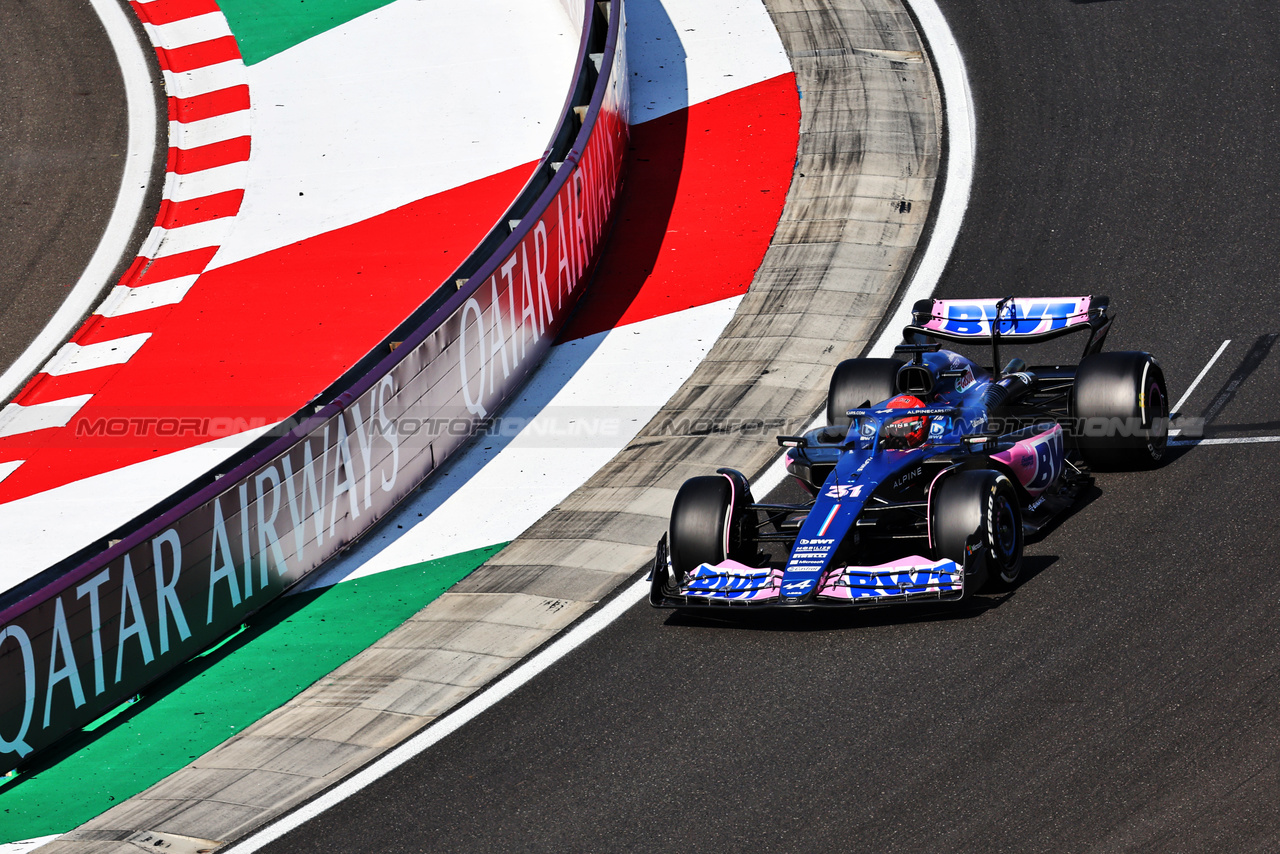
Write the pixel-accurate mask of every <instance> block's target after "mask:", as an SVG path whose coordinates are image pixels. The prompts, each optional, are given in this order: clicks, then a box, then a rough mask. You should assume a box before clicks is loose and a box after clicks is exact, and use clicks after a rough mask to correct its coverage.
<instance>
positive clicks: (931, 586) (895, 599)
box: [649, 535, 977, 608]
mask: <svg viewBox="0 0 1280 854" xmlns="http://www.w3.org/2000/svg"><path fill="white" fill-rule="evenodd" d="M974 539H975V541H976V540H977V538H976V537H975V538H974ZM976 550H977V548H976V543H975V548H972V549H967V550H966V551H967V553H968V554H973V553H974V552H975V551H976ZM967 563H968V561H966V564H967ZM966 568H967V567H966V566H962V565H960V564H957V563H956V562H955V561H953V560H945V559H944V560H930V559H929V558H925V557H920V556H918V555H913V556H910V557H904V558H900V559H898V560H894V561H890V562H889V563H884V564H878V565H876V566H842V567H835V568H832V569H828V570H826V571H825V572H824V573H823V574H822V576H821V577H820V579H819V581H818V583H817V584H816V585H814V584H812V583H808V584H803V585H796V586H797V587H803V588H804V589H805V590H807V592H805V593H803V594H802V595H795V594H794V593H793V592H792V591H789V590H788V589H787V588H788V587H792V585H791V584H788V583H786V582H785V581H784V578H783V570H782V569H781V568H778V567H752V566H747V565H745V564H742V563H738V562H737V561H733V560H725V561H721V562H720V563H718V564H709V563H704V564H701V565H700V566H698V567H697V568H696V569H694V570H693V572H691V573H689V575H688V576H687V577H686V578H685V579H683V580H682V581H679V582H677V581H676V580H675V573H674V571H673V569H672V566H671V559H670V553H669V549H668V547H667V538H666V536H665V535H664V536H663V538H662V539H661V540H660V541H659V542H658V551H657V554H656V555H655V558H654V565H653V571H652V574H651V575H650V589H649V604H651V605H653V606H654V607H655V608H726V607H729V608H744V607H745V608H758V607H778V608H788V607H789V608H820V607H851V606H852V607H858V606H865V605H894V604H905V603H908V602H925V601H929V602H950V601H956V600H959V599H962V598H964V593H965V572H966ZM793 589H794V588H793Z"/></svg>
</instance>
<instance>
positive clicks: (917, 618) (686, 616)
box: [665, 555, 1058, 632]
mask: <svg viewBox="0 0 1280 854" xmlns="http://www.w3.org/2000/svg"><path fill="white" fill-rule="evenodd" d="M1057 561H1058V558H1057V556H1056V555H1028V556H1027V557H1025V558H1024V559H1023V563H1022V576H1021V578H1019V580H1018V584H1017V585H1016V586H1015V587H1014V588H1013V589H1011V590H1004V591H1000V592H999V593H978V594H975V595H973V596H971V597H969V598H968V599H965V600H964V601H962V602H929V603H917V604H910V605H865V606H861V607H852V608H837V607H833V608H814V609H812V610H805V609H801V608H762V609H759V610H751V609H747V608H741V609H732V610H731V609H728V608H726V609H724V610H717V611H700V610H689V611H679V610H678V611H674V612H672V614H671V616H669V617H668V618H667V619H666V621H665V625H668V626H690V627H716V628H722V629H741V630H744V631H755V632H822V631H839V630H842V629H866V628H875V627H877V626H899V625H909V624H911V623H936V622H947V621H950V620H970V619H973V618H974V617H981V616H982V615H983V614H985V613H987V612H988V611H990V610H992V609H995V608H999V607H1000V606H1001V605H1003V604H1004V603H1005V602H1008V601H1009V600H1010V599H1012V598H1013V597H1014V596H1016V595H1017V594H1018V590H1019V589H1020V588H1021V587H1022V585H1024V584H1026V583H1027V582H1028V581H1030V580H1031V579H1032V578H1035V577H1036V576H1037V575H1039V574H1040V573H1042V572H1044V571H1045V570H1046V569H1048V568H1049V567H1050V566H1052V565H1053V564H1055V563H1057Z"/></svg>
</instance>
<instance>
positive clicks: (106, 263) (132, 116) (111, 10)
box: [0, 0, 157, 400]
mask: <svg viewBox="0 0 1280 854" xmlns="http://www.w3.org/2000/svg"><path fill="white" fill-rule="evenodd" d="M89 2H90V4H91V5H92V6H93V8H94V11H96V12H97V13H98V17H99V18H100V19H101V21H102V26H103V28H104V29H106V31H107V37H108V39H109V40H110V41H111V46H112V48H113V49H114V50H115V54H116V60H117V61H118V62H119V64H120V73H121V75H122V76H123V78H124V91H125V101H126V104H127V109H128V118H129V135H128V143H127V145H126V150H125V163H124V174H123V175H122V176H121V179H120V192H119V194H118V195H117V196H116V202H115V207H114V208H112V211H111V218H110V219H109V220H108V221H107V228H106V230H105V231H104V232H103V235H102V240H101V241H99V243H98V248H97V249H96V250H95V251H94V253H93V257H92V258H90V259H89V264H88V266H87V267H85V270H84V273H82V274H81V276H80V278H79V280H78V281H77V282H76V284H75V286H74V287H73V288H72V289H71V292H70V293H69V294H68V295H67V298H66V299H65V300H64V301H63V303H62V305H61V307H59V309H58V310H57V311H56V312H55V313H54V315H53V317H51V318H50V319H49V322H48V323H46V324H45V327H44V329H42V330H41V331H40V334H38V335H37V336H36V337H35V340H33V341H32V342H31V344H30V345H29V346H28V347H27V349H26V350H25V351H24V352H23V353H22V355H21V356H19V357H18V358H17V359H16V360H14V362H13V364H11V365H10V366H9V367H8V368H7V369H6V370H5V371H4V373H3V374H0V400H7V399H9V398H11V397H13V395H14V394H15V393H16V392H17V391H18V390H19V389H20V388H21V386H22V384H23V383H24V382H25V381H26V380H27V378H28V377H30V376H31V375H32V374H34V373H35V372H36V371H37V370H38V369H39V368H40V366H41V365H42V364H44V362H45V361H46V360H47V359H48V358H49V357H50V356H52V355H53V353H54V351H56V350H57V349H58V347H60V346H61V345H62V344H63V343H64V342H65V341H66V340H67V338H69V337H70V336H71V334H72V333H73V332H75V330H76V327H78V326H79V325H80V322H81V321H82V320H83V318H84V317H85V315H86V314H88V312H89V311H90V309H92V308H93V307H94V305H95V304H96V303H97V302H98V300H99V299H100V298H101V296H102V292H103V290H104V289H105V288H106V286H107V284H108V277H110V276H111V274H112V272H113V271H114V270H115V269H116V266H117V265H118V264H119V263H120V260H121V259H122V258H123V257H124V254H125V253H126V252H128V251H129V246H130V241H131V239H132V237H133V231H134V228H135V227H136V226H137V224H138V219H139V217H141V216H142V213H143V209H144V207H145V205H146V199H147V191H148V189H149V188H150V184H151V170H152V166H153V164H154V158H155V156H156V145H155V134H156V121H157V116H156V106H155V93H154V91H153V89H152V79H151V69H150V67H149V66H148V64H147V55H146V54H145V53H144V52H143V48H142V44H141V43H140V42H139V41H138V38H137V35H136V34H135V33H134V30H133V25H132V24H131V23H130V21H129V18H128V17H127V15H126V12H125V10H124V8H123V7H122V6H121V4H119V3H118V2H116V0H89Z"/></svg>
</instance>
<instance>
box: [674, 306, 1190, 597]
mask: <svg viewBox="0 0 1280 854" xmlns="http://www.w3.org/2000/svg"><path fill="white" fill-rule="evenodd" d="M1108 304H1109V299H1108V298H1107V297H1099V296H1089V297H1064V298H1034V299H1032V298H1014V297H1007V298H1004V299H999V300H996V299H980V300H978V299H965V300H921V301H920V302H917V303H916V304H915V305H914V306H913V312H912V321H913V322H912V324H911V325H909V326H907V327H906V329H905V330H904V333H903V337H904V339H905V341H907V342H908V343H905V344H903V345H900V346H898V347H897V348H895V354H896V355H897V356H898V357H899V358H892V359H850V360H848V361H844V362H841V363H840V364H839V365H837V366H836V368H835V370H834V372H833V373H832V376H831V385H830V389H829V392H828V396H827V422H828V424H827V426H826V427H820V428H817V429H814V430H810V431H809V432H807V433H805V434H804V435H801V436H779V437H778V441H779V443H780V444H781V445H782V446H783V447H785V448H786V452H785V463H786V467H787V470H788V471H789V472H790V473H791V474H792V475H793V476H795V478H796V479H797V480H799V481H800V483H801V484H802V485H803V487H804V489H805V490H806V492H807V493H808V494H809V495H810V496H811V500H809V501H808V502H806V503H803V504H762V503H759V502H757V501H756V500H755V499H754V498H753V497H752V495H751V487H750V485H749V484H748V482H747V479H746V478H745V477H744V476H743V475H742V474H740V473H738V472H736V471H733V470H731V469H720V470H719V471H718V472H717V473H716V474H714V475H710V476H704V477H694V478H691V479H689V480H687V481H685V483H684V485H683V486H681V488H680V490H679V492H678V493H677V494H676V498H675V502H674V505H673V507H672V509H671V521H670V525H669V527H668V532H667V534H666V535H664V536H663V538H662V540H661V541H660V542H659V543H658V553H657V556H656V559H655V562H654V567H653V573H652V577H651V585H652V586H651V589H650V595H649V601H650V604H652V605H654V606H655V607H660V608H719V609H723V608H730V607H739V608H754V607H798V608H817V607H824V606H846V607H847V606H864V605H881V604H892V603H903V602H919V601H940V600H941V601H948V600H959V599H962V598H964V597H965V596H966V595H967V594H970V593H973V592H976V591H980V590H998V589H1001V588H1008V587H1009V586H1011V585H1013V584H1014V583H1016V582H1017V580H1018V575H1019V573H1020V571H1021V569H1022V550H1023V544H1024V542H1025V539H1026V538H1027V537H1028V536H1032V535H1035V534H1036V533H1037V532H1039V531H1041V530H1042V529H1043V528H1044V527H1045V526H1046V525H1048V524H1049V522H1050V521H1052V520H1053V519H1054V518H1055V517H1056V516H1058V515H1059V514H1061V513H1063V512H1064V511H1066V510H1067V509H1068V508H1069V507H1070V506H1071V505H1072V504H1073V503H1074V502H1075V501H1076V499H1077V497H1078V496H1079V495H1080V493H1081V491H1082V490H1083V489H1085V488H1086V487H1087V486H1088V485H1089V484H1091V483H1092V481H1093V478H1092V477H1091V475H1090V474H1089V472H1090V471H1091V470H1098V469H1112V470H1115V469H1141V468H1150V467H1153V466H1155V465H1158V464H1159V463H1160V461H1161V459H1162V458H1163V456H1164V453H1165V448H1166V444H1167V436H1168V416H1169V407H1168V403H1167V401H1168V395H1167V394H1166V390H1165V381H1164V375H1163V373H1162V372H1161V370H1160V365H1159V364H1158V363H1157V362H1156V360H1155V358H1154V357H1153V356H1151V354H1149V353H1144V352H1107V353H1104V352H1102V346H1103V343H1104V341H1105V340H1106V337H1107V332H1108V331H1109V329H1110V327H1111V322H1112V318H1111V317H1109V316H1108V313H1107V309H1108ZM1073 333H1079V334H1085V333H1087V339H1086V342H1085V346H1084V353H1083V356H1082V357H1081V358H1080V360H1079V363H1078V364H1077V365H1074V366H1072V365H1068V366H1057V365H1055V366H1035V367H1027V365H1026V363H1025V362H1024V361H1023V360H1022V359H1019V358H1015V359H1012V360H1011V361H1010V362H1009V363H1008V364H1006V365H1005V366H1004V367H1003V368H1002V369H1000V368H998V367H997V366H999V365H1000V346H1001V344H1002V343H1004V344H1010V345H1011V344H1013V343H1018V344H1024V343H1034V342H1042V341H1048V340H1050V339H1054V338H1059V337H1061V336H1065V335H1070V334H1073ZM939 342H952V343H955V344H978V345H981V346H982V347H984V348H985V347H986V346H989V347H990V353H991V365H992V367H990V368H987V367H984V366H981V365H979V364H977V363H976V362H974V361H972V360H971V359H969V358H967V357H966V356H962V355H960V354H959V353H956V352H952V351H950V350H944V349H942V344H941V343H939Z"/></svg>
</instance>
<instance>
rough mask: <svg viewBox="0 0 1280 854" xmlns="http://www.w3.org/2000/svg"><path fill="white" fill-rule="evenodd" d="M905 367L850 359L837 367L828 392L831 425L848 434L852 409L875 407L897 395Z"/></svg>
mask: <svg viewBox="0 0 1280 854" xmlns="http://www.w3.org/2000/svg"><path fill="white" fill-rule="evenodd" d="M903 364H905V363H904V362H902V361H901V360H900V359H846V360H845V361H843V362H841V363H840V364H838V365H836V369H835V370H834V371H832V372H831V386H830V387H829V388H828V390H827V424H829V425H830V426H832V427H835V428H837V429H839V430H844V431H847V430H848V429H849V424H850V421H851V420H852V419H850V418H849V416H848V415H847V414H846V413H847V412H848V411H849V410H850V409H858V408H860V407H864V406H874V405H875V404H877V403H883V402H884V401H886V400H888V399H889V398H891V397H893V396H894V395H896V394H897V393H898V369H899V368H901V367H902V366H903ZM841 438H843V437H841Z"/></svg>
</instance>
